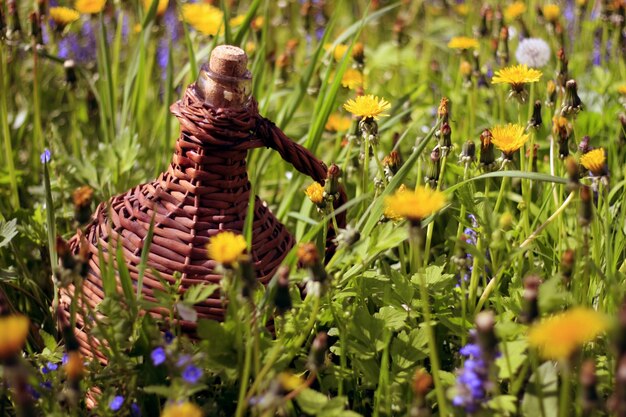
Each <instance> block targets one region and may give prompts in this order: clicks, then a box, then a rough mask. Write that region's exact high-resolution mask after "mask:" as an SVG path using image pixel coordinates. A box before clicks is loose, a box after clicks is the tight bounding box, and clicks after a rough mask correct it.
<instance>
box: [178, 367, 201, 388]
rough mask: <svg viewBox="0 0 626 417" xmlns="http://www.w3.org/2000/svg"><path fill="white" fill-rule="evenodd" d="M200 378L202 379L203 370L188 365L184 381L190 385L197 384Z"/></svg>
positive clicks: (184, 372)
mask: <svg viewBox="0 0 626 417" xmlns="http://www.w3.org/2000/svg"><path fill="white" fill-rule="evenodd" d="M200 378H202V370H201V369H200V368H198V367H197V366H195V365H187V367H186V368H185V370H184V371H183V379H184V380H185V381H186V382H188V383H190V384H195V383H196V382H198V380H199V379H200Z"/></svg>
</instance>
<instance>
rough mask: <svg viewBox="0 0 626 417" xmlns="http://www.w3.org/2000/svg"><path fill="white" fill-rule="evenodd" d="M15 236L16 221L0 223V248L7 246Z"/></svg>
mask: <svg viewBox="0 0 626 417" xmlns="http://www.w3.org/2000/svg"><path fill="white" fill-rule="evenodd" d="M16 235H17V219H13V220H9V221H8V222H4V221H3V222H0V248H3V247H5V246H7V245H8V244H9V243H11V240H13V238H14V237H15V236H16Z"/></svg>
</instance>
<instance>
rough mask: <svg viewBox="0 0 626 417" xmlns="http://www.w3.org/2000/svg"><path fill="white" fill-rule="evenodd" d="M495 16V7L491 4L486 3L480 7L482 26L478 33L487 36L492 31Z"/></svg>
mask: <svg viewBox="0 0 626 417" xmlns="http://www.w3.org/2000/svg"><path fill="white" fill-rule="evenodd" d="M492 18H493V9H492V8H491V6H489V5H485V6H483V7H482V8H481V9H480V27H479V29H478V35H479V36H481V37H485V36H487V35H488V34H489V32H491V30H490V27H489V26H490V23H491V20H492Z"/></svg>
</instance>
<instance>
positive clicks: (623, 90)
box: [617, 84, 626, 96]
mask: <svg viewBox="0 0 626 417" xmlns="http://www.w3.org/2000/svg"><path fill="white" fill-rule="evenodd" d="M617 92H618V93H619V94H621V95H623V96H626V84H622V85H620V86H618V87H617Z"/></svg>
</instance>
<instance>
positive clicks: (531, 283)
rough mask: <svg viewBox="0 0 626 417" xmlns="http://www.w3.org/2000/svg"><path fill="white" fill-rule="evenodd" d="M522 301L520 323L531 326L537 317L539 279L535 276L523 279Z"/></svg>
mask: <svg viewBox="0 0 626 417" xmlns="http://www.w3.org/2000/svg"><path fill="white" fill-rule="evenodd" d="M523 284H524V293H523V295H522V297H523V299H524V301H523V304H522V314H521V316H520V321H521V322H522V323H524V324H531V323H532V322H534V321H535V320H536V319H537V318H538V317H539V302H538V297H539V286H540V285H541V278H539V277H538V276H537V275H528V276H527V277H525V278H524V282H523Z"/></svg>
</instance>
